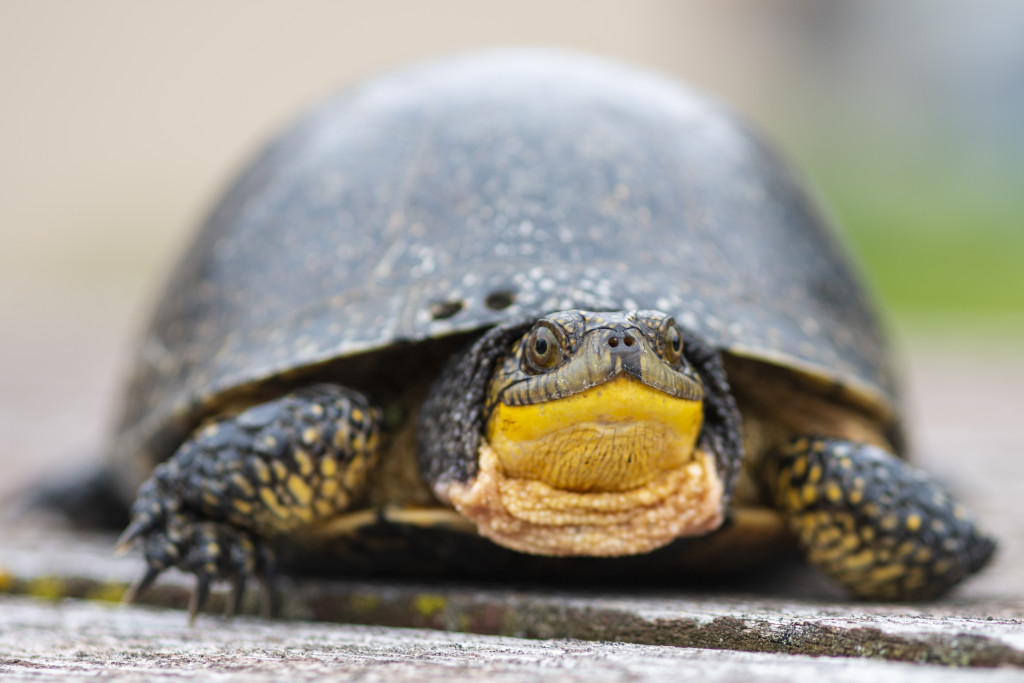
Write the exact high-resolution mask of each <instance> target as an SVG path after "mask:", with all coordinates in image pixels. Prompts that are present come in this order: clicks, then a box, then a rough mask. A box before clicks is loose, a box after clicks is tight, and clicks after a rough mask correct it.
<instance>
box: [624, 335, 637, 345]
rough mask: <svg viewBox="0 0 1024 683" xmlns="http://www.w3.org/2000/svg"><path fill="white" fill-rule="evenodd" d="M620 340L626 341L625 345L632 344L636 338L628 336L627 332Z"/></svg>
mask: <svg viewBox="0 0 1024 683" xmlns="http://www.w3.org/2000/svg"><path fill="white" fill-rule="evenodd" d="M622 341H624V342H626V346H632V345H633V344H634V343H635V342H636V340H635V339H633V338H632V337H630V336H629V335H628V334H627V335H626V337H625V339H623V340H622Z"/></svg>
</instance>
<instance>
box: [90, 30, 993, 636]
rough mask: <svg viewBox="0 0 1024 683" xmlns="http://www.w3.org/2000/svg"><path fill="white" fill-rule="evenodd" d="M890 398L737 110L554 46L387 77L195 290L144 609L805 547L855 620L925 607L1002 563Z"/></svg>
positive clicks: (151, 432)
mask: <svg viewBox="0 0 1024 683" xmlns="http://www.w3.org/2000/svg"><path fill="white" fill-rule="evenodd" d="M895 377H896V374H895V371H894V368H893V363H892V361H891V359H890V352H889V351H888V348H887V342H886V340H885V335H884V332H883V329H882V326H881V324H880V322H879V317H878V314H877V312H876V310H875V307H874V304H873V303H872V301H871V299H870V298H869V296H868V295H867V294H866V290H865V286H864V284H863V283H862V282H861V276H860V275H859V273H858V271H857V270H856V268H855V266H854V265H853V263H852V261H851V260H850V258H849V257H848V255H847V253H846V250H845V249H844V248H843V246H842V243H841V238H840V237H839V236H838V235H837V233H836V232H835V228H833V226H832V224H831V223H830V222H829V220H827V219H826V218H825V216H824V214H823V212H822V210H821V209H820V208H819V206H818V204H817V203H816V201H815V200H814V199H813V198H812V197H811V195H810V193H809V191H808V190H807V189H806V188H805V187H804V185H803V183H802V181H801V180H799V179H798V177H797V176H796V173H795V172H794V171H793V170H791V168H790V167H789V165H788V164H787V162H785V161H784V160H783V159H782V158H781V157H780V155H779V153H778V152H776V151H775V150H774V149H773V148H772V147H771V146H770V145H769V144H768V143H766V142H764V141H763V139H762V138H761V136H760V134H758V133H756V132H754V131H753V130H752V128H751V127H750V126H749V125H748V124H747V123H745V122H744V120H743V119H742V118H741V117H740V116H739V115H737V114H736V113H734V112H733V111H732V110H731V109H730V108H729V107H727V106H726V105H723V104H721V103H719V102H718V101H716V100H714V99H712V98H710V97H708V96H705V95H703V94H700V93H698V92H696V91H694V90H693V89H691V88H689V87H688V86H686V85H684V84H682V83H679V82H677V81H676V80H674V79H672V78H671V77H668V76H665V75H661V74H657V73H653V72H649V71H647V70H645V69H642V68H638V67H635V66H629V65H623V64H619V63H617V62H613V61H610V60H607V59H604V58H600V57H594V56H588V55H581V54H575V53H570V52H562V51H557V50H535V49H506V50H492V51H485V52H478V53H472V54H464V55H458V56H454V57H446V58H442V59H437V60H434V61H428V62H424V63H419V64H415V65H412V66H406V67H403V68H399V69H398V70H396V71H392V72H390V73H387V74H384V75H382V76H378V77H376V78H371V79H368V80H366V81H364V82H362V83H361V84H358V85H356V86H354V87H351V88H349V89H347V90H345V91H343V92H341V93H340V94H337V95H335V96H333V97H329V98H327V99H325V100H323V101H321V102H320V103H318V104H316V105H315V106H313V107H312V108H311V109H310V110H309V111H308V112H306V113H305V114H303V115H301V116H300V117H299V118H298V119H297V120H296V121H295V122H293V123H291V124H290V125H289V126H288V127H287V128H286V129H285V130H284V131H283V132H282V133H280V134H278V135H277V136H276V137H275V138H274V139H272V140H271V142H269V143H268V144H267V145H266V146H265V148H264V149H263V150H262V152H260V153H259V154H258V155H257V157H256V158H255V159H254V160H253V161H252V162H251V163H250V164H249V165H248V166H247V167H246V168H245V169H244V170H243V171H242V172H241V174H240V176H239V177H238V178H237V180H235V181H234V183H233V185H231V186H230V188H229V189H228V190H227V192H226V194H225V195H224V196H223V198H222V199H221V200H220V201H219V203H217V204H216V206H215V208H214V209H213V211H212V212H211V214H210V216H209V218H208V219H207V221H206V222H205V224H204V225H203V226H202V227H201V229H200V231H199V233H198V236H197V238H196V239H195V241H194V242H193V243H192V245H191V246H190V247H189V248H188V249H187V251H186V253H185V254H184V256H183V258H182V259H181V261H180V262H179V263H178V265H177V267H176V269H175V270H174V271H173V274H172V276H171V278H170V281H169V284H168V285H167V287H166V290H165V291H164V293H163V295H162V298H161V299H160V300H159V303H158V305H157V306H156V309H155V313H154V315H153V317H152V320H151V322H150V324H149V326H148V328H147V331H146V332H145V334H144V336H143V339H142V343H141V345H140V349H139V353H138V356H137V358H136V360H135V361H134V366H133V368H132V371H131V373H130V379H129V382H128V384H127V389H126V393H125V399H124V408H123V412H122V415H121V419H120V421H119V422H118V427H117V429H116V435H115V436H114V437H113V439H112V441H111V447H110V450H111V457H112V463H113V470H114V471H115V473H116V476H117V480H118V489H119V491H121V492H122V493H121V495H122V496H123V497H124V498H125V500H126V501H130V500H132V499H133V498H134V502H133V503H131V507H130V511H131V512H130V516H131V519H130V522H129V523H128V525H127V528H125V530H124V532H123V534H122V536H121V538H120V541H119V547H120V548H122V549H124V548H130V547H132V546H138V547H141V549H142V551H143V554H144V556H145V571H144V573H143V574H142V576H141V578H140V579H139V581H138V582H136V583H135V584H134V586H133V587H132V588H131V589H130V591H129V596H128V597H129V599H131V598H134V597H135V596H137V595H138V594H140V593H141V591H143V590H146V589H147V588H148V587H149V586H150V585H151V584H152V583H153V582H154V581H155V580H156V579H157V577H158V576H159V575H160V574H161V572H163V571H164V570H166V569H168V568H171V567H177V568H178V569H180V570H182V571H184V572H186V573H190V574H193V575H194V576H195V580H196V589H195V592H194V594H193V599H192V603H191V607H190V609H191V612H192V614H193V617H194V615H195V612H196V611H197V610H198V609H200V608H201V606H202V605H203V604H204V602H205V601H206V598H207V595H208V593H209V589H210V585H211V582H212V581H215V580H226V581H228V582H230V585H231V597H230V599H229V600H228V608H229V611H233V610H234V609H235V608H236V606H237V604H238V600H239V599H240V598H241V595H242V593H243V591H244V589H245V585H246V582H247V580H249V579H251V578H253V577H255V578H259V579H261V580H263V581H268V582H269V580H270V579H271V578H272V577H274V576H276V575H277V573H278V572H280V571H281V570H282V569H286V570H295V571H301V570H302V568H303V567H307V568H308V567H310V566H316V567H318V568H320V569H323V570H324V571H329V572H335V573H337V574H344V573H346V572H351V571H355V570H358V571H363V572H367V573H370V574H375V575H386V574H389V573H393V572H395V571H399V570H403V569H404V570H407V571H411V572H417V571H421V570H422V571H428V570H435V569H436V571H437V572H438V573H440V574H442V575H443V574H445V572H449V571H451V572H456V571H460V570H464V569H466V568H467V567H468V568H470V569H472V568H477V569H478V573H482V574H484V575H490V574H491V573H493V572H497V571H498V569H499V568H505V569H506V570H510V571H512V572H513V573H516V574H517V575H529V574H537V575H539V574H544V575H551V574H553V573H560V575H562V576H568V577H575V576H584V575H595V574H598V575H601V576H606V577H607V576H618V575H619V573H618V572H619V571H620V569H621V568H625V569H623V571H627V570H628V571H629V572H637V573H639V574H640V575H644V573H645V572H652V573H653V572H662V573H663V574H664V575H668V576H671V577H676V576H678V575H681V573H682V572H683V571H684V570H685V569H687V568H689V569H694V568H697V569H699V568H704V569H705V570H709V569H712V568H714V569H713V571H718V568H722V567H726V568H727V567H738V566H752V567H753V569H752V570H753V571H760V568H761V567H763V566H764V564H763V563H764V561H765V558H766V557H768V556H770V555H771V554H772V553H777V552H780V551H781V550H782V549H784V548H791V547H796V548H798V549H799V551H800V552H801V553H802V554H803V556H804V557H805V558H806V560H807V561H808V562H809V563H810V564H811V565H813V566H814V567H816V568H818V569H819V570H821V571H822V572H823V573H824V574H825V575H827V576H828V577H830V578H831V580H833V581H834V582H835V583H836V584H837V585H839V586H841V587H842V588H843V589H844V590H845V591H847V593H848V594H849V595H850V596H851V597H853V598H861V599H869V600H920V599H929V598H933V597H935V596H939V595H941V594H943V593H945V592H946V591H948V590H949V589H951V588H952V587H953V586H955V585H956V584H957V583H958V582H960V581H961V580H962V579H964V578H965V577H967V576H968V575H970V574H972V573H974V572H976V571H978V570H980V569H981V568H982V567H983V566H984V565H985V564H986V562H987V561H988V560H989V558H990V556H991V555H992V553H993V550H994V548H995V542H994V541H993V539H992V538H990V537H989V536H988V535H986V534H984V533H983V532H981V531H980V530H979V529H978V525H977V523H976V521H975V518H974V516H973V515H972V513H971V512H969V511H968V510H967V509H966V508H965V507H964V505H962V504H961V503H959V502H957V500H956V499H955V498H954V497H953V496H952V495H951V494H950V493H949V492H948V491H947V489H946V488H945V487H944V486H943V485H942V484H941V483H939V482H938V481H937V480H936V479H934V478H933V477H931V476H930V475H928V474H926V473H924V472H922V471H921V470H919V469H917V468H915V467H914V466H912V465H911V464H909V463H908V462H907V460H906V459H905V457H904V456H905V452H904V451H905V446H904V439H903V436H902V434H903V432H902V427H901V421H900V400H899V393H898V387H897V382H896V379H895ZM395 553H397V554H395ZM396 557H397V558H406V559H399V560H396V559H395V558H396ZM409 557H416V558H419V559H416V560H413V561H410V560H408V558H409ZM304 558H318V559H316V560H315V561H314V560H313V559H304ZM289 567H290V568H291V569H288V568H289ZM520 572H523V574H520ZM495 575H496V574H495Z"/></svg>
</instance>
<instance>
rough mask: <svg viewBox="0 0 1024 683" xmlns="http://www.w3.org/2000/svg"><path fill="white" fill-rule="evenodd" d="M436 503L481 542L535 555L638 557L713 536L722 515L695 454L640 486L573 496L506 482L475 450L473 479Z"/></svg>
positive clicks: (714, 486)
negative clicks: (445, 504)
mask: <svg viewBox="0 0 1024 683" xmlns="http://www.w3.org/2000/svg"><path fill="white" fill-rule="evenodd" d="M439 493H441V492H439ZM443 496H444V497H445V498H447V499H448V500H449V501H450V502H451V504H452V505H453V506H454V507H455V509H456V510H458V511H459V512H460V513H461V514H462V515H463V516H464V517H466V518H467V519H469V520H470V521H472V522H473V523H474V524H476V527H477V532H478V533H479V534H480V535H481V536H484V537H486V538H489V539H491V540H492V541H494V542H495V543H498V544H499V545H502V546H505V547H507V548H511V549H513V550H518V551H520V552H525V553H532V554H535V555H590V556H620V555H635V554H639V553H645V552H649V551H652V550H655V549H657V548H660V547H661V546H663V545H666V544H668V543H670V542H672V541H673V540H675V539H677V538H680V537H684V536H697V535H701V534H705V533H708V532H710V531H713V530H715V529H717V528H718V527H719V526H721V524H722V521H723V519H724V513H725V510H724V505H723V500H724V498H723V486H722V481H721V479H720V478H719V477H718V473H717V469H716V466H715V459H714V457H713V456H711V455H710V454H708V453H705V452H704V451H702V450H700V449H698V450H696V451H694V453H693V457H692V458H691V459H690V460H689V461H688V462H687V463H686V464H683V465H680V466H679V467H676V468H674V469H671V470H669V471H667V472H665V473H664V474H663V475H662V476H660V477H657V478H655V479H653V480H651V481H649V482H647V483H646V484H643V485H641V486H637V487H634V488H631V489H625V490H619V491H589V492H579V491H572V490H566V489H562V488H557V487H554V486H552V485H551V484H549V483H547V482H544V481H540V480H537V479H523V478H518V477H513V476H509V475H508V474H506V473H505V472H504V471H503V469H502V465H501V460H500V458H499V456H498V454H497V453H496V452H495V450H494V448H492V447H491V446H490V445H489V444H487V443H483V444H482V445H481V446H480V459H479V468H478V470H477V476H476V477H474V478H473V479H471V480H470V481H468V482H465V483H462V482H451V483H449V484H448V485H447V487H446V490H445V491H444V492H443Z"/></svg>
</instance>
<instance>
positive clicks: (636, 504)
mask: <svg viewBox="0 0 1024 683" xmlns="http://www.w3.org/2000/svg"><path fill="white" fill-rule="evenodd" d="M495 346H496V347H498V348H496V349H495V351H494V360H493V361H492V364H489V365H487V364H485V365H483V366H482V367H481V370H484V369H486V370H489V372H477V373H476V374H475V377H476V381H477V382H479V383H482V384H483V385H484V386H483V391H482V393H481V396H480V399H479V401H478V402H479V404H480V405H479V411H478V413H477V417H476V418H475V420H474V424H475V427H474V430H475V432H476V434H477V438H476V439H475V453H474V454H473V456H474V458H475V463H474V466H473V467H472V468H467V471H466V475H465V476H462V477H456V478H455V479H456V480H448V481H444V478H442V479H441V480H440V481H436V482H434V488H435V491H436V492H437V493H438V495H439V496H441V497H442V498H444V499H446V500H447V501H448V502H450V503H451V504H452V505H453V506H454V507H455V508H456V509H457V510H459V511H460V512H461V513H462V514H463V515H464V516H466V517H467V518H469V519H470V520H471V521H473V522H474V523H475V524H476V525H477V529H478V531H479V532H480V533H481V534H482V535H484V536H487V537H489V538H491V539H492V540H494V541H495V542H497V543H499V544H501V545H504V546H507V547H510V548H513V549H516V550H521V551H524V552H531V553H536V554H544V555H627V554H635V553H640V552H646V551H649V550H653V549H655V548H657V547H660V546H662V545H665V544H666V543H669V542H671V541H672V540H674V539H676V538H679V537H683V536H694V535H699V534H703V533H707V532H709V531H711V530H713V529H715V528H717V527H718V526H719V525H721V523H722V521H723V518H724V513H725V506H726V504H727V502H728V498H729V495H730V491H731V487H732V480H733V478H734V473H735V471H736V470H737V468H738V462H739V459H741V458H742V452H741V449H740V445H739V435H738V426H739V418H738V414H737V413H736V408H735V404H734V403H733V402H732V398H731V396H729V394H728V386H727V385H726V384H725V377H724V372H722V370H721V363H720V361H719V360H718V355H717V353H715V352H714V351H712V350H710V349H709V348H708V347H707V346H706V345H704V344H702V343H700V342H699V341H698V340H697V339H696V338H695V337H693V335H691V334H689V333H688V332H686V331H684V330H683V329H681V328H680V327H679V326H678V325H676V323H675V321H674V320H673V319H672V317H671V316H669V315H667V314H665V313H661V312H658V311H629V312H625V313H594V312H588V311H577V310H573V311H562V312H557V313H552V314H549V315H546V316H544V317H542V318H540V319H539V320H536V321H535V322H533V324H532V325H530V326H529V327H528V328H525V329H524V328H523V327H520V328H519V329H517V330H515V331H514V334H510V335H506V342H505V345H504V348H503V349H501V348H500V347H501V345H500V344H497V345H495ZM461 390H462V391H463V392H465V391H467V390H471V388H470V387H469V386H463V387H462V389H461Z"/></svg>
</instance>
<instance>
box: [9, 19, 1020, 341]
mask: <svg viewBox="0 0 1024 683" xmlns="http://www.w3.org/2000/svg"><path fill="white" fill-rule="evenodd" d="M1022 26H1024V3H1021V2H1001V1H997V0H989V1H986V2H972V1H971V0H904V1H903V2H900V3H890V2H885V1H884V0H871V1H865V2H857V3H838V2H827V1H820V2H812V1H801V0H781V1H778V0H777V1H772V2H767V1H765V0H739V1H735V2H729V3H717V2H675V1H669V0H661V1H658V0H638V1H636V2H630V3H620V2H611V1H606V0H594V1H592V2H565V1H561V2H560V1H557V0H555V1H551V2H548V1H545V2H541V1H539V0H523V1H521V2H516V3H483V2H474V1H471V0H439V1H433V2H429V3H427V2H415V1H412V0H409V1H400V0H383V1H381V2H375V3H361V2H323V1H313V0H305V1H302V2H284V1H271V2H268V1H243V0H216V1H213V2H180V3H161V2H156V1H153V0H94V1H93V2H89V3H82V2H76V1H74V0H36V1H33V2H28V1H27V0H26V1H18V0H0V83H2V84H3V88H2V90H0V188H2V190H0V230H2V235H3V243H2V247H3V248H2V249H0V285H2V286H3V288H4V289H5V290H7V292H8V294H7V296H6V297H5V298H4V299H3V300H2V301H3V303H4V305H5V306H7V307H11V306H13V307H20V308H21V309H24V308H26V307H30V308H31V307H33V306H35V305H36V304H35V303H33V300H32V299H31V298H25V297H24V296H21V295H15V294H12V293H11V292H14V291H20V292H28V293H35V294H34V295H36V296H43V297H49V298H51V299H54V300H59V299H60V298H61V297H62V296H64V292H63V290H64V289H68V290H74V291H75V292H76V293H77V295H84V294H82V293H83V292H95V293H96V297H98V298H100V299H102V298H103V297H113V298H114V299H118V300H119V301H122V302H123V305H124V306H126V307H130V308H134V309H136V310H138V309H140V308H143V307H144V306H145V302H146V300H147V298H148V297H149V296H151V295H152V292H153V291H154V289H155V288H156V287H157V286H158V283H159V282H160V281H161V279H162V277H163V273H164V272H165V271H166V270H167V269H168V268H169V264H170V262H171V260H172V259H173V258H174V257H175V255H176V254H177V253H178V252H179V251H180V250H181V248H182V246H183V244H184V242H185V241H186V239H187V238H188V235H189V234H191V231H192V230H193V229H194V225H195V224H196V223H197V222H198V220H199V219H200V218H201V216H202V214H203V212H204V211H205V209H206V207H207V206H208V205H209V203H210V202H211V201H212V200H213V198H214V197H215V195H216V194H217V193H218V192H219V191H220V189H221V188H222V186H223V183H224V182H225V181H226V179H227V178H228V177H229V176H230V175H231V173H232V172H233V171H234V170H235V169H236V168H237V167H238V166H239V165H240V164H241V163H243V161H244V160H245V159H246V157H247V156H248V155H249V154H250V153H251V151H252V150H253V149H254V147H255V146H256V145H257V144H259V143H260V141H261V140H262V139H263V138H264V137H265V136H266V135H268V134H269V133H271V132H272V131H273V130H274V129H275V128H277V127H278V126H279V125H280V124H281V123H282V122H284V121H286V120H287V119H288V118H289V117H290V116H291V115H293V114H294V113H295V112H296V111H298V110H300V109H301V108H302V107H303V106H304V105H306V104H307V103H309V102H311V101H313V100H315V99H316V98H317V97H319V96H321V95H323V94H324V93H326V92H329V91H332V90H334V89H336V88H338V87H341V86H343V85H344V84H346V83H348V82H351V81H353V80H355V79H358V78H360V77H364V76H366V75H368V74H372V73H375V72H379V71H381V70H384V69H386V68H388V67H391V66H393V65H396V64H399V63H403V62H406V61H409V60H414V59H417V58H423V57H428V56H432V55H437V54H444V53H450V52H454V51H459V50H465V49H470V48H476V47H482V46H487V45H496V44H524V43H525V44H542V45H554V46H563V47H569V48H577V49H581V50H587V51H591V52H597V53H601V54H605V55H609V56H612V57H619V58H622V59H625V60H628V61H631V62H634V63H638V64H642V65H648V66H651V67H654V68H657V69H660V70H663V71H667V72H670V73H672V74H675V75H677V76H679V77H681V78H683V79H685V80H688V81H690V82H692V83H694V84H696V85H697V86H698V87H700V88H702V89H705V90H707V91H709V92H711V93H714V94H716V95H718V96H720V97H721V98H723V99H725V100H727V101H729V102H732V103H733V104H734V105H735V106H736V107H737V108H738V109H740V110H741V111H743V112H744V113H745V114H746V115H747V116H749V117H750V118H752V119H753V120H754V121H755V122H756V123H757V124H759V125H760V127H762V128H763V129H765V130H766V132H767V133H768V136H769V137H770V138H772V139H774V140H775V141H776V143H777V144H778V145H779V146H780V147H781V148H782V149H783V150H784V151H785V152H786V153H787V154H788V155H789V156H790V157H791V158H792V159H793V160H794V162H795V163H796V165H797V166H798V167H800V168H801V169H802V171H803V172H804V174H805V175H806V176H807V177H808V178H809V179H810V181H811V184H812V185H813V186H815V187H816V188H817V190H818V191H819V194H821V195H822V196H823V198H824V199H825V202H826V204H827V205H828V206H829V207H830V208H831V209H832V211H833V213H834V214H835V215H836V216H837V217H838V218H839V219H840V222H841V224H842V225H843V226H844V228H845V230H846V231H847V233H848V235H849V238H850V241H851V243H852V244H853V246H854V247H855V249H856V250H857V252H858V253H859V254H860V256H861V257H862V260H863V263H864V266H865V269H866V270H867V271H868V274H869V276H870V279H871V280H872V281H873V283H874V286H875V288H876V290H877V291H878V292H879V293H880V295H881V297H882V298H883V299H884V300H885V302H886V304H888V308H889V310H890V311H891V312H892V315H893V318H894V320H895V321H896V322H897V324H899V325H900V326H905V325H906V326H914V325H916V324H918V323H921V324H924V325H926V326H934V323H935V321H939V323H940V326H941V327H943V328H950V329H965V328H968V327H969V328H971V329H972V330H975V331H979V332H981V331H983V330H990V331H992V333H1001V334H1010V335H1014V336H1015V335H1016V334H1017V333H1018V332H1019V331H1020V329H1021V327H1022V322H1021V319H1022V318H1024V316H1022V315H1021V314H1022V312H1024V275H1022V273H1024V267H1022V266H1024V40H1022V39H1021V34H1020V29H1021V27H1022Z"/></svg>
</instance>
